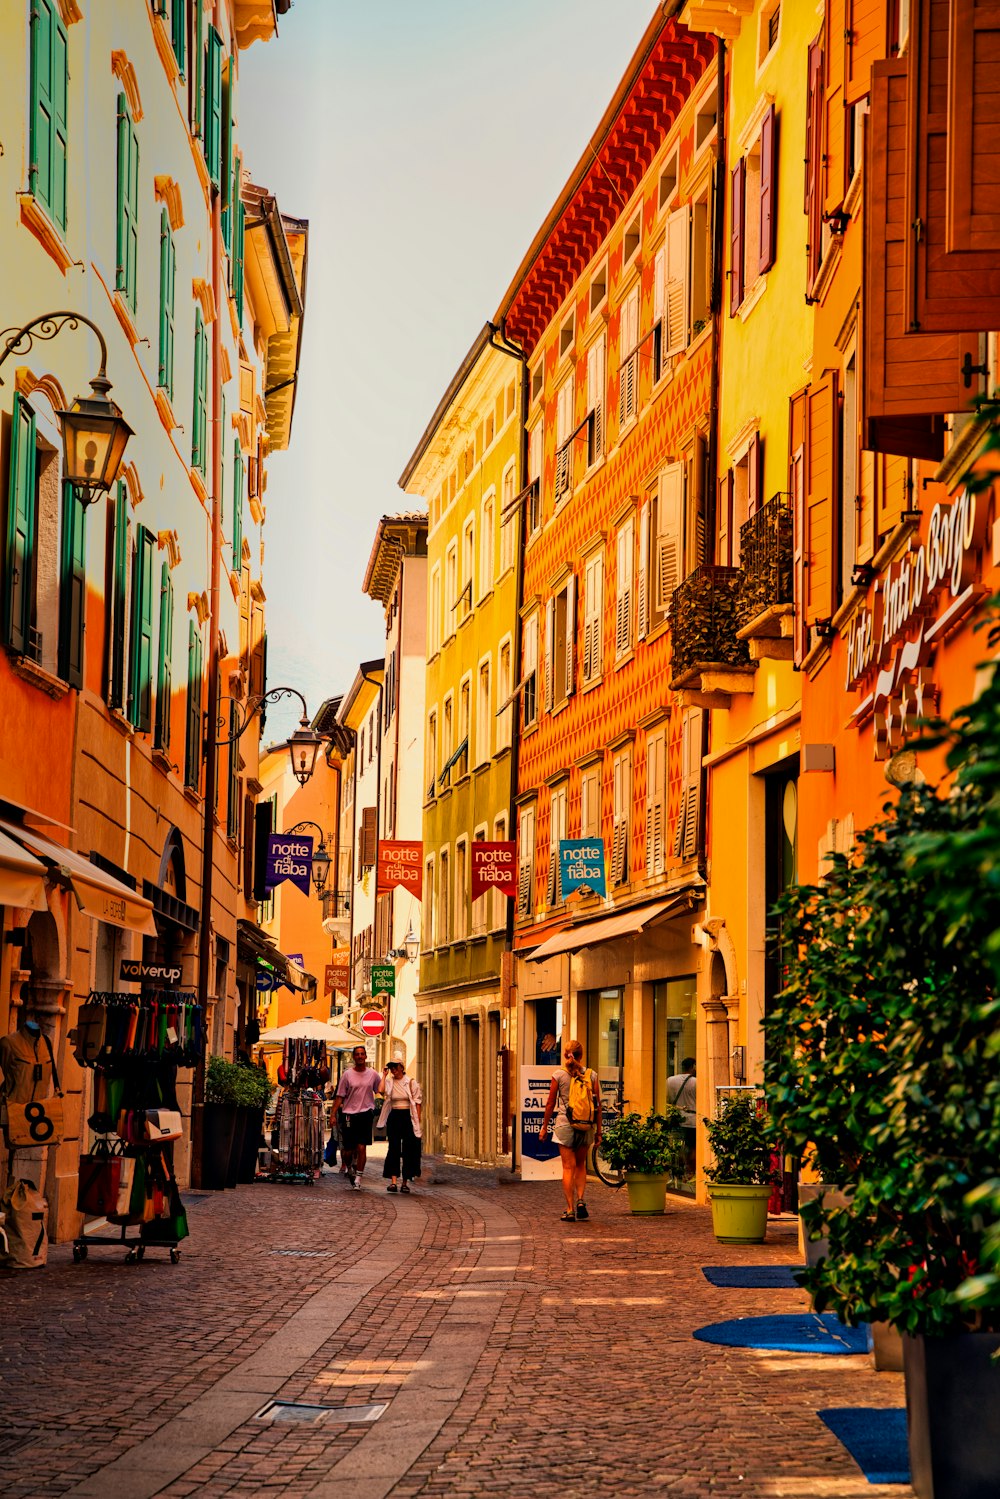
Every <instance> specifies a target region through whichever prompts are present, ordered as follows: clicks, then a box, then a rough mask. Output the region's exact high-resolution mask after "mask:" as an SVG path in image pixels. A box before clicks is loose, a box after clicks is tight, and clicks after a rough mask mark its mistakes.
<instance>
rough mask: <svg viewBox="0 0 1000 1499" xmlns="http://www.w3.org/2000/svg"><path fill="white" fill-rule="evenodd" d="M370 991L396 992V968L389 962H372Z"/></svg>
mask: <svg viewBox="0 0 1000 1499" xmlns="http://www.w3.org/2000/svg"><path fill="white" fill-rule="evenodd" d="M372 993H373V994H393V995H394V994H395V993H396V970H395V968H394V967H393V965H392V964H391V963H373V964H372Z"/></svg>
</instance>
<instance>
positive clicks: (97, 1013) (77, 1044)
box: [69, 1000, 108, 1067]
mask: <svg viewBox="0 0 1000 1499" xmlns="http://www.w3.org/2000/svg"><path fill="white" fill-rule="evenodd" d="M107 1020H108V1011H107V1006H106V1005H100V1004H95V1003H94V1002H93V1001H92V1000H87V1002H86V1004H82V1005H81V1006H80V1013H79V1015H78V1016H77V1021H76V1026H75V1028H74V1029H73V1030H71V1031H70V1033H69V1039H70V1040H71V1041H72V1043H73V1055H74V1056H75V1057H76V1060H77V1061H78V1062H79V1063H80V1066H81V1067H93V1066H94V1065H95V1063H96V1062H97V1058H98V1057H99V1056H100V1054H101V1050H102V1048H103V1046H104V1032H105V1028H106V1026H107Z"/></svg>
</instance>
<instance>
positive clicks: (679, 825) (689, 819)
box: [674, 708, 702, 860]
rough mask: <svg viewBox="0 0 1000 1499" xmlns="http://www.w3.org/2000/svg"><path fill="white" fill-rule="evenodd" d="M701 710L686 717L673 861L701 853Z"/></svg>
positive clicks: (693, 711) (688, 712)
mask: <svg viewBox="0 0 1000 1499" xmlns="http://www.w3.org/2000/svg"><path fill="white" fill-rule="evenodd" d="M701 740H702V731H701V709H700V708H691V709H689V710H688V711H687V713H685V715H684V723H683V726H682V729H681V789H680V797H679V800H678V803H677V822H676V824H675V826H674V858H675V859H683V860H688V859H693V858H694V857H695V855H696V854H697V853H698V842H699V840H698V829H699V820H700V812H701V783H702V768H701Z"/></svg>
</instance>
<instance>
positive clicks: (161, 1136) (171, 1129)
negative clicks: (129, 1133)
mask: <svg viewBox="0 0 1000 1499" xmlns="http://www.w3.org/2000/svg"><path fill="white" fill-rule="evenodd" d="M183 1132H184V1131H183V1120H182V1118H181V1114H180V1110H179V1109H147V1110H146V1139H147V1140H149V1141H150V1142H151V1143H152V1144H155V1145H168V1144H169V1143H170V1141H171V1140H179V1139H180V1138H181V1135H182V1134H183Z"/></svg>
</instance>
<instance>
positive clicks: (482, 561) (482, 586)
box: [479, 489, 496, 599]
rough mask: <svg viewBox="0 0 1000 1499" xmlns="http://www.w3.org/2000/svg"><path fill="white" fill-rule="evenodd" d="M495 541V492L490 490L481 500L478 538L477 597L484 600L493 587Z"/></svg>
mask: <svg viewBox="0 0 1000 1499" xmlns="http://www.w3.org/2000/svg"><path fill="white" fill-rule="evenodd" d="M495 539H496V492H495V491H494V490H492V489H491V490H490V491H489V493H488V494H487V495H486V496H485V498H484V499H483V528H482V531H481V533H480V536H479V597H480V598H481V599H484V598H485V597H486V595H487V594H488V593H489V592H490V591H491V589H492V587H493V572H494V556H493V548H494V545H495Z"/></svg>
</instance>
